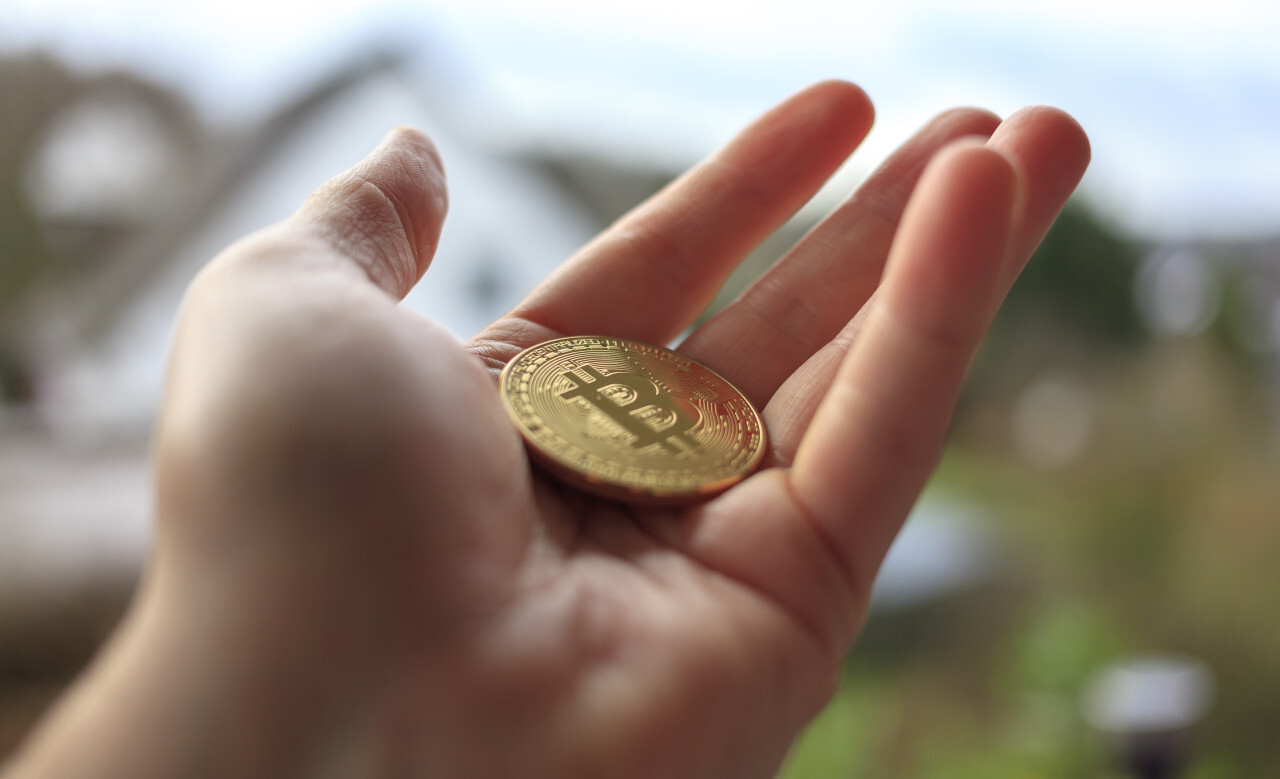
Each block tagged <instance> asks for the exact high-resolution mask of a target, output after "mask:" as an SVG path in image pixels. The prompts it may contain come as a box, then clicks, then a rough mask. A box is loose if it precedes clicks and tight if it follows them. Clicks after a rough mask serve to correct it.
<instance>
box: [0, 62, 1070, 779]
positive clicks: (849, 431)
mask: <svg viewBox="0 0 1280 779" xmlns="http://www.w3.org/2000/svg"><path fill="white" fill-rule="evenodd" d="M871 122H872V108H871V104H870V102H869V101H868V99H867V97H866V96H865V95H864V94H863V93H862V92H861V91H860V90H859V89H858V88H857V87H855V86H853V85H851V84H847V83H843V82H824V83H821V84H817V85H815V86H813V87H810V88H809V89H806V90H804V91H803V92H801V93H799V94H797V95H795V96H794V97H792V98H790V99H789V100H787V101H786V102H784V103H782V104H781V105H779V106H777V107H776V108H774V109H773V110H771V111H770V112H768V113H767V114H765V115H764V116H763V117H761V118H760V119H759V120H757V121H756V122H755V123H753V124H752V125H751V126H749V127H748V128H747V129H745V130H744V131H743V132H742V133H741V134H740V135H739V136H738V137H737V138H736V139H734V140H733V141H731V142H730V143H729V144H728V145H727V146H726V147H725V148H724V149H722V150H721V151H719V152H718V153H717V154H715V155H714V156H712V157H711V158H710V159H708V160H707V161H706V162H704V163H703V164H701V165H699V166H698V167H696V168H694V169H693V170H691V171H690V172H689V173H687V174H686V175H685V176H683V177H682V178H680V179H679V180H677V181H676V182H674V183H673V184H671V185H670V186H669V187H668V188H666V189H665V190H664V191H663V192H661V193H659V194H658V195H656V196H655V197H654V198H652V199H651V200H650V201H649V202H647V203H645V204H643V205H641V206H640V207H639V208H637V209H636V210H635V211H634V212H632V213H631V214H630V215H628V216H626V217H624V218H623V219H622V220H620V221H619V222H618V223H617V224H615V225H614V226H613V227H611V228H610V229H608V230H607V231H606V232H604V233H603V234H602V235H601V236H599V237H598V238H597V239H596V240H595V241H593V242H592V243H590V244H589V245H588V246H586V247H585V248H584V249H583V250H582V251H581V252H580V253H579V254H578V255H576V256H575V257H573V258H571V259H570V260H569V261H568V262H567V263H565V265H564V266H562V267H561V268H560V269H559V270H558V271H557V272H556V273H555V274H554V275H553V276H551V277H550V278H549V279H547V281H546V282H545V283H543V284H542V285H541V286H540V287H538V288H537V289H536V290H535V291H534V292H533V293H531V294H530V295H529V296H528V298H526V299H525V300H524V301H523V302H522V303H520V304H519V305H518V306H517V307H516V308H515V309H514V310H513V311H511V312H510V313H509V314H508V315H507V316H506V317H504V318H502V319H501V320H499V321H497V322H495V323H494V324H493V325H492V326H491V327H489V328H488V329H486V330H485V331H484V332H482V333H481V334H479V335H478V336H477V337H476V338H474V339H473V340H471V341H469V342H467V343H464V344H459V343H457V342H456V341H455V340H454V339H453V338H452V337H451V336H449V335H448V334H447V333H446V332H445V331H444V330H443V329H442V328H440V327H439V326H437V325H434V324H433V323H431V322H430V321H427V320H425V319H423V318H421V317H419V316H418V315H416V314H415V313H413V312H411V311H408V310H406V309H403V308H400V307H398V306H397V305H396V303H397V300H398V299H399V298H401V297H402V296H403V295H404V294H405V293H406V292H407V291H408V290H409V288H410V287H411V286H412V285H413V284H414V283H416V282H417V280H418V279H419V277H420V276H422V274H423V273H424V272H425V271H426V269H427V266H428V264H429V263H430V261H431V258H432V255H433V252H434V250H435V246H436V242H437V238H438V237H439V234H440V229H441V224H442V222H443V219H444V216H445V211H446V204H447V199H446V194H445V177H444V173H443V168H442V166H441V163H440V161H439V159H438V157H437V154H436V152H435V150H434V148H433V147H432V145H431V143H430V141H429V140H427V139H426V138H425V137H424V136H422V135H421V134H420V133H418V132H416V131H414V130H410V129H405V128H400V129H397V130H395V131H394V132H392V133H391V134H390V135H389V136H388V137H387V139H386V140H385V141H384V142H383V144H382V145H381V146H380V147H379V148H378V149H376V150H375V151H374V152H373V153H372V154H371V155H370V157H369V158H367V159H366V160H365V161H364V162H362V163H361V164H360V165H358V166H357V167H356V168H354V169H352V170H351V171H348V172H347V173H345V174H343V175H341V176H339V177H337V178H335V179H334V180H332V181H331V182H329V183H328V184H326V185H325V186H323V187H322V188H321V189H320V190H318V191H317V192H316V193H315V194H314V195H312V196H311V198H309V199H308V200H307V202H306V203H305V204H304V205H303V206H302V208H301V209H300V210H299V211H298V212H297V213H296V214H295V215H294V216H293V217H291V218H290V219H289V220H287V221H286V222H284V223H282V224H280V225H277V226H275V227H273V228H270V229H268V230H266V231H264V232H262V233H260V234H257V235H254V236H251V237H250V238H248V239H246V240H244V241H242V242H240V243H238V244H236V245H234V246H232V247H231V248H229V249H228V250H227V251H225V252H224V253H223V254H221V255H220V256H219V257H217V258H216V259H215V260H214V261H213V262H212V263H211V264H210V265H209V266H208V267H207V268H206V269H205V270H204V271H203V272H202V273H201V274H200V276H199V278H198V279H197V280H196V281H195V282H194V283H193V285H192V287H191V288H190V290H189V293H188V296H187V299H186V301H185V304H184V307H183V312H182V315H181V320H180V325H179V329H178V334H177V340H176V344H175V347H174V350H173V355H172V363H171V369H170V377H169V383H168V387H167V395H166V400H165V403H164V407H163V411H162V415H161V419H160V424H159V429H158V434H157V437H156V442H155V463H156V484H157V486H156V498H155V507H156V516H157V536H156V542H155V549H154V554H153V556H152V559H151V560H150V562H149V565H148V568H147V571H146V572H145V576H144V577H143V582H142V584H141V586H140V588H139V593H138V595H137V598H136V601H135V603H134V605H133V607H132V608H131V610H130V612H129V614H128V616H127V617H126V619H125V621H124V623H123V625H122V627H121V628H120V629H119V631H118V632H117V634H116V635H115V636H114V638H113V639H112V641H111V642H110V643H109V645H108V646H107V647H106V648H105V649H104V651H103V652H102V653H101V654H100V656H99V657H98V659H97V660H96V661H95V663H94V664H93V665H92V667H91V668H90V669H89V670H88V671H87V672H86V674H85V675H84V676H83V677H82V679H81V680H80V681H79V682H78V683H77V685H76V686H75V687H74V688H73V689H72V691H71V692H70V693H69V694H68V695H67V696H66V697H65V698H64V699H63V700H62V702H61V703H60V704H59V705H58V706H57V707H56V708H55V710H54V711H53V712H52V713H51V714H50V716H48V717H47V718H46V720H45V721H44V722H43V723H42V724H41V726H40V727H38V728H37V730H36V732H35V733H34V735H33V737H32V738H31V739H30V740H29V742H28V743H27V744H26V746H25V748H24V749H23V750H22V751H20V753H19V754H18V755H17V757H16V758H15V759H14V760H13V762H12V763H11V764H10V765H9V767H8V771H7V773H6V774H5V777H6V778H7V779H27V778H28V777H45V776H57V777H81V776H84V777H88V776H93V777H109V776H120V777H126V776H127V777H131V778H134V779H139V778H143V777H172V776H244V777H250V776H252V777H257V776H262V777H291V776H317V777H328V776H447V777H458V776H467V777H490V776H492V777H510V776H528V777H560V778H563V777H575V776H591V777H600V776H611V777H629V776H636V777H654V776H663V777H700V778H703V779H705V778H706V777H735V778H737V777H769V776H771V775H773V773H774V772H775V771H776V770H777V768H778V766H779V764H780V763H781V761H782V760H783V758H784V757H785V754H786V750H787V748H788V747H789V745H790V744H791V742H792V740H793V739H794V737H795V735H796V734H797V733H798V731H799V730H800V729H801V728H802V727H803V726H804V725H805V723H806V722H808V720H809V719H810V718H812V717H813V716H814V715H815V714H816V713H817V712H818V711H819V710H820V709H821V707H822V706H823V705H824V703H825V702H826V701H827V700H828V698H829V696H830V695H831V693H832V692H833V690H834V688H835V684H836V682H837V678H838V674H839V668H840V662H841V659H842V657H843V656H844V654H845V653H846V651H847V650H848V648H849V647H850V645H851V644H852V642H853V640H854V639H855V637H856V635H857V632H858V629H859V626H860V625H861V623H862V620H863V618H864V616H865V614H866V606H867V600H868V595H869V591H870V587H871V584H872V582H873V580H874V578H875V574H876V571H877V569H878V567H879V565H880V562H881V560H882V559H883V557H884V554H885V552H886V550H887V549H888V546H889V544H890V542H891V541H892V539H893V537H894V535H895V534H896V533H897V531H898V529H899V528H900V526H901V524H902V522H903V520H904V518H905V516H906V515H907V513H908V511H909V510H910V508H911V506H912V504H913V503H914V501H915V500H916V498H917V496H918V494H919V492H920V490H921V488H922V486H923V485H924V483H925V481H926V479H927V478H928V476H929V474H930V472H931V471H932V469H933V468H934V466H935V464H936V462H937V460H938V457H939V454H940V451H941V449H942V446H943V441H944V437H945V434H946V430H947V426H948V423H949V420H950V417H951V413H952V409H953V406H954V403H955V401H956V396H957V393H958V391H959V389H960V386H961V382H962V381H963V378H964V374H965V371H966V368H967V366H968V364H969V362H970V359H971V357H972V355H973V353H974V350H975V348H976V347H977V345H978V343H979V340H980V338H981V337H982V335H983V333H984V331H985V330H986V328H987V326H988V324H989V322H990V321H991V318H992V316H993V315H994V313H995V311H996V309H997V307H998V305H999V303H1000V301H1001V300H1002V298H1003V297H1004V295H1005V293H1006V291H1007V290H1008V288H1009V286H1010V285H1011V284H1012V282H1013V280H1014V279H1015V278H1016V276H1017V274H1018V272H1019V270H1020V269H1021V267H1022V265H1023V263H1024V262H1025V261H1026V259H1027V257H1028V256H1029V254H1030V253H1031V251H1032V250H1033V249H1034V247H1035V246H1036V245H1037V243H1038V242H1039V240H1040V239H1041V237H1042V236H1043V234H1044V232H1045V230H1046V229H1047V228H1048V226H1049V224H1050V223H1051V221H1052V220H1053V218H1054V217H1055V215H1056V214H1057V212H1058V210H1059V208H1060V207H1061V206H1062V204H1063V202H1064V201H1065V200H1066V198H1067V196H1068V195H1069V194H1070V193H1071V191H1072V190H1073V189H1074V187H1075V186H1076V184H1077V182H1078V181H1079V178H1080V176H1081V175H1082V173H1083V171H1084V169H1085V166H1086V165H1087V163H1088V157H1089V149H1088V142H1087V140H1086V138H1085V136H1084V133H1083V132H1082V131H1081V129H1080V128H1079V126H1078V125H1077V124H1076V123H1075V122H1074V121H1073V120H1072V119H1071V118H1070V117H1068V116H1067V115H1065V114H1063V113H1062V112H1060V111H1057V110H1055V109H1051V108H1043V107H1037V108H1029V109H1025V110H1023V111H1020V112H1018V113H1016V114H1014V115H1012V116H1010V117H1009V118H1007V119H1005V120H1003V121H1001V120H1000V119H998V118H997V117H994V116H992V115H990V114H988V113H986V112H983V111H979V110H976V109H960V110H955V111H951V112H948V113H945V114H943V115H941V116H939V117H938V118H936V119H935V120H933V121H932V122H931V123H930V124H928V125H927V126H926V127H924V128H923V129H922V130H921V131H920V132H919V133H918V134H917V135H916V136H914V137H913V138H911V139H909V140H908V141H907V142H906V143H905V144H904V145H903V146H902V147H901V148H900V149H899V150H898V152H897V153H896V154H895V155H893V156H892V157H891V158H890V159H889V160H887V161H886V163H885V164H884V165H883V166H882V167H881V169H880V170H878V171H877V172H876V173H875V174H873V175H872V176H871V177H870V178H869V179H868V180H867V181H866V182H865V183H864V185H863V186H862V187H861V188H860V189H859V190H858V191H857V192H856V193H854V194H853V195H852V196H851V197H850V198H849V199H848V201H846V202H845V203H844V204H843V205H841V206H840V207H839V208H838V209H836V210H835V211H834V212H833V213H832V214H831V215H830V216H829V217H828V218H827V219H826V220H825V221H823V222H822V223H821V224H820V225H819V226H818V227H816V228H815V229H814V230H813V231H812V232H811V233H810V234H809V235H808V236H807V237H805V238H804V239H803V240H802V241H800V242H799V243H798V244H797V245H796V246H795V247H794V248H793V249H792V250H791V251H790V253H788V254H787V255H786V256H785V257H783V258H782V259H781V260H780V261H779V262H778V263H777V264H776V265H775V267H773V268H772V269H771V270H770V271H769V272H768V273H767V274H766V275H765V276H764V277H763V278H761V279H760V280H759V281H758V282H756V283H755V285H754V286H752V287H751V288H750V289H748V290H747V291H746V292H745V293H744V294H743V295H742V296H741V297H740V298H739V299H738V300H737V301H736V302H734V303H733V304H732V305H730V306H729V307H728V308H726V309H725V310H723V311H722V312H721V313H719V314H718V315H717V316H716V317H714V318H713V319H711V320H710V321H708V322H707V323H705V324H704V325H702V326H701V327H699V328H698V329H697V330H695V331H694V332H693V333H692V334H691V335H690V336H689V337H688V338H687V340H685V341H684V342H683V344H682V345H681V346H680V347H679V348H680V350H681V351H683V352H685V353H687V354H689V355H691V356H693V357H695V358H696V359H698V360H700V361H702V362H704V363H705V364H707V365H709V366H710V367H712V368H714V369H715V370H716V371H718V372H720V373H721V374H723V375H724V376H726V377H727V378H729V379H730V380H731V381H733V382H734V383H735V384H737V385H738V386H739V387H741V388H743V389H744V390H745V391H746V392H747V394H748V396H749V397H750V398H751V399H752V401H753V402H755V403H756V404H757V407H759V408H761V409H762V410H763V413H764V417H765V419H766V423H767V425H768V427H769V430H770V435H771V440H772V449H771V452H770V455H769V457H768V460H767V462H766V467H765V468H764V469H762V470H761V471H759V472H758V473H756V474H755V475H754V476H752V477H750V478H748V479H747V480H745V481H744V482H742V483H741V484H739V485H738V486H736V487H734V488H732V489H731V490H729V491H728V492H726V493H724V494H723V495H721V496H719V497H718V498H716V499H714V500H712V501H709V502H707V503H703V504H700V505H695V506H691V507H686V508H680V509H653V508H646V509H640V508H631V507H627V506H623V505H619V504H615V503H609V502H606V501H602V500H598V499H595V498H592V497H589V496H587V495H583V494H580V493H576V492H574V491H573V490H571V489H569V488H566V487H564V486H561V485H559V484H557V483H555V482H552V481H550V480H548V479H547V478H546V477H545V476H544V475H542V474H541V473H540V472H539V471H537V470H535V469H531V467H530V464H529V461H528V458H527V457H526V454H525V451H524V449H523V447H522V444H521V441H520V439H519V437H518V435H517V434H516V432H515V430H514V429H513V427H512V426H511V424H510V423H509V422H508V421H507V419H506V418H505V416H504V413H503V410H502V408H501V405H500V403H499V401H498V397H497V394H496V377H497V371H498V370H499V369H500V368H501V366H502V365H503V364H505V363H506V362H507V361H508V360H509V359H510V358H511V357H513V356H514V355H515V354H516V353H517V352H519V351H520V350H521V349H523V348H525V347H527V346H530V345H532V344H535V343H538V342H540V341H543V340H546V339H549V338H553V337H558V336H561V335H569V334H607V335H615V336H622V337H626V338H634V339H638V340H643V341H649V342H654V343H667V342H669V341H670V339H672V338H674V337H675V336H676V335H677V334H679V333H680V332H682V331H683V330H684V329H685V328H686V327H687V326H688V325H689V324H690V322H691V321H692V320H693V319H694V317H695V316H696V315H697V314H698V313H699V312H700V311H701V310H702V309H703V307H704V306H705V305H706V304H707V302H708V301H709V300H710V298H711V296H712V295H713V294H714V292H715V290H716V289H717V288H718V286H719V285H720V284H721V283H722V282H723V280H724V278H725V277H726V276H727V274H728V273H729V272H730V270H731V269H732V268H733V266H734V264H735V263H736V262H738V261H739V260H740V259H741V258H742V257H743V255H744V254H745V253H747V252H748V251H749V250H750V249H751V248H752V247H753V246H754V245H755V244H756V243H757V242H758V241H760V240H761V239H763V238H764V237H765V236H766V235H767V234H769V233H770V232H771V231H772V230H773V229H775V228H776V227H777V226H779V225H780V224H782V223H783V222H784V221H785V220H786V219H787V218H788V217H789V216H790V215H791V214H792V213H793V212H794V211H795V210H796V209H797V208H799V207H800V206H801V205H802V204H803V203H804V202H805V201H806V200H807V199H808V198H809V197H810V196H811V195H812V194H813V192H814V191H815V190H816V189H817V188H818V187H819V186H820V185H821V184H822V182H823V181H824V180H825V179H826V178H827V177H828V176H829V175H830V174H831V173H832V172H833V171H834V170H835V168H836V167H837V166H838V165H839V164H840V163H841V162H842V161H843V160H844V159H845V158H846V157H847V156H848V155H849V154H850V153H851V152H852V151H853V150H854V148H855V147H856V146H857V145H858V143H859V142H860V141H861V139H862V138H863V136H864V135H865V134H866V132H867V130H868V129H869V128H870V126H871ZM426 283H430V282H429V281H428V282H426Z"/></svg>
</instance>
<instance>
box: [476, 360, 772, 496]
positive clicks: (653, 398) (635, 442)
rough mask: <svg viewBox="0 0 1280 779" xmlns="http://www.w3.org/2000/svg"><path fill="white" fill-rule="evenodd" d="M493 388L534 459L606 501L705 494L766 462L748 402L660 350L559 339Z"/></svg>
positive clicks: (510, 368) (513, 367)
mask: <svg viewBox="0 0 1280 779" xmlns="http://www.w3.org/2000/svg"><path fill="white" fill-rule="evenodd" d="M500 386H501V394H502V401H503V404H504V405H505V406H506V409H507V413H508V414H510V416H511V418H512V420H513V421H514V422H515V424H516V427H517V428H519V430H520V433H521V435H522V436H524V439H525V442H526V444H527V445H528V447H529V449H530V451H531V453H532V454H533V455H534V456H535V458H537V459H538V461H539V462H541V463H542V464H543V465H544V466H546V467H547V469H548V470H549V471H551V472H552V473H553V474H555V475H556V476H558V477H559V478H560V479H562V480H564V481H566V482H569V483H571V484H573V485H575V486H578V487H580V488H582V489H585V490H588V491H591V492H594V493H596V494H599V495H604V496H606V497H610V498H615V499H619V500H625V501H629V502H638V503H684V502H689V501H691V500H697V499H700V498H705V497H709V496H711V495H714V494H715V493H718V492H721V491H722V490H724V489H727V488H728V487H730V486H731V485H733V484H734V483H736V482H738V481H739V480H741V479H742V478H743V477H744V476H746V475H747V474H749V473H751V471H753V470H755V468H756V467H757V466H758V465H759V464H760V460H761V459H762V458H763V456H764V450H765V431H764V424H763V423H762V422H761V420H760V415H759V414H758V413H756V410H755V408H754V407H753V406H752V405H751V402H750V401H748V400H747V399H746V397H745V396H743V394H742V393H741V392H739V391H738V389H737V388H736V387H734V386H733V385H732V384H730V383H729V382H728V381H726V380H725V379H724V378H722V377H721V376H720V375H719V374H717V373H715V372H714V371H712V370H711V369H710V368H707V367H705V366H703V365H700V364H698V363H697V362H695V361H693V360H691V359H689V358H688V357H685V356H683V355H681V354H679V353H677V352H673V351H671V350H670V349H664V348H662V347H660V346H652V345H650V344H644V343H639V342H636V341H628V340H625V339H621V338H607V337H603V336H574V337H568V338H557V339H555V340H552V341H547V342H545V343H541V344H538V345H536V346H532V347H530V348H528V349H526V350H525V351H523V352H521V353H520V354H519V355H517V356H516V357H515V359H513V360H512V361H511V362H510V363H508V364H507V367H506V368H505V369H504V370H503V372H502V377H501V379H500Z"/></svg>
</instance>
